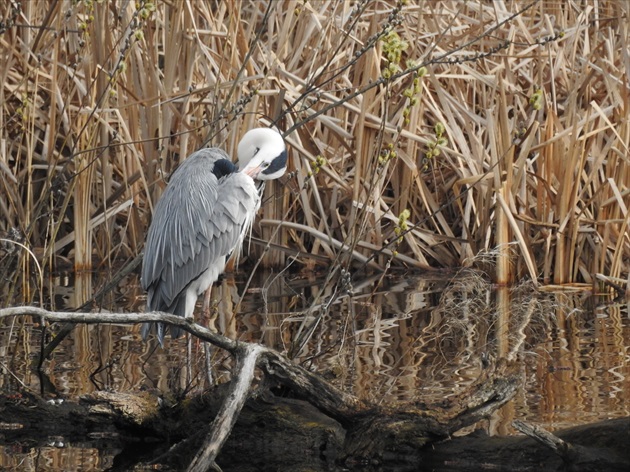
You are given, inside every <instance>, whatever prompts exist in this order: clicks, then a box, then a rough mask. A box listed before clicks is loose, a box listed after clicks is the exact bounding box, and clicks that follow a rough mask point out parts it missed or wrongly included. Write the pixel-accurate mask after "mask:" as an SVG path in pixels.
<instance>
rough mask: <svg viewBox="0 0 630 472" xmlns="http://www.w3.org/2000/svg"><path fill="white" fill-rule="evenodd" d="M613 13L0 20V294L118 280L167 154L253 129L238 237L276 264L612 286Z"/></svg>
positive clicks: (481, 6)
mask: <svg viewBox="0 0 630 472" xmlns="http://www.w3.org/2000/svg"><path fill="white" fill-rule="evenodd" d="M629 5H630V4H629V3H628V2H625V1H599V2H589V1H585V2H573V1H533V2H520V1H509V2H508V1H500V0H497V1H493V2H476V1H456V0H450V1H421V0H416V1H412V0H410V1H399V2H395V1H380V0H359V1H345V0H321V1H288V0H287V1H269V2H267V1H234V2H232V1H189V2H178V1H176V2H166V1H135V2H134V1H123V0H120V1H93V0H89V1H88V0H84V1H75V0H73V1H37V2H35V1H27V0H24V1H21V2H18V1H16V0H9V1H6V2H2V4H1V5H0V20H1V22H2V23H1V24H0V76H1V79H2V86H1V87H0V104H1V106H2V115H0V176H1V177H0V186H1V188H2V190H1V194H2V195H3V198H0V215H1V217H0V235H2V237H3V247H2V250H1V252H0V261H1V262H0V271H2V277H1V279H2V283H3V284H4V285H5V287H4V288H3V290H2V292H3V293H7V290H8V289H7V288H6V287H7V286H8V287H11V290H13V288H14V287H16V286H18V281H19V280H22V279H20V278H19V277H20V275H21V274H30V275H31V276H33V277H34V276H37V274H38V272H37V270H36V269H35V267H36V266H35V264H34V261H35V260H37V261H38V263H39V264H40V265H41V266H42V268H43V271H44V273H49V272H51V271H52V270H54V269H56V268H60V267H74V268H75V269H93V268H96V269H98V268H110V267H122V266H124V265H125V264H126V263H127V262H129V261H131V260H133V259H134V258H136V257H137V255H138V254H139V253H140V252H141V251H142V248H143V243H144V237H145V234H146V230H147V227H148V224H149V222H150V220H151V212H152V208H153V205H154V204H155V202H156V200H157V198H158V197H159V195H160V193H161V190H162V189H163V188H164V186H165V183H166V181H167V178H168V175H169V173H170V172H171V171H172V170H173V169H174V168H175V167H176V165H177V163H178V162H180V161H181V159H183V157H184V156H186V155H188V154H190V153H191V152H193V151H194V150H196V149H198V148H199V147H201V146H204V145H206V144H212V145H215V146H220V147H222V148H224V149H226V150H227V151H228V152H230V153H232V155H233V154H234V151H235V148H236V144H237V142H238V139H239V138H240V136H242V135H243V133H244V132H245V131H246V130H247V129H249V128H251V127H254V126H265V125H270V124H276V125H277V126H278V127H279V129H280V130H282V131H283V132H285V133H286V139H287V142H288V143H289V145H290V149H291V151H290V159H291V164H290V166H291V167H290V170H291V171H293V172H292V173H291V175H290V176H288V177H287V178H286V179H284V180H283V181H282V182H279V183H278V182H276V183H274V184H273V185H271V186H269V187H268V188H267V193H266V195H267V196H268V197H269V198H267V199H266V201H265V203H264V205H263V209H262V214H261V215H260V216H259V220H258V223H257V226H256V229H255V233H256V235H257V236H259V237H260V238H262V239H263V240H273V241H274V243H276V244H279V245H281V246H284V247H287V248H290V249H292V250H295V251H299V254H298V255H297V261H298V263H299V264H298V266H300V265H301V266H303V267H304V266H305V267H307V268H316V267H317V266H318V265H321V264H325V265H326V266H329V265H330V261H336V264H333V266H334V267H349V266H350V265H351V264H355V265H356V264H359V265H360V266H364V265H366V264H367V265H368V266H370V267H374V268H388V267H395V266H399V267H410V268H428V267H433V268H441V267H458V266H462V265H464V266H466V265H473V264H482V265H483V266H484V268H486V269H487V270H489V271H490V272H491V273H492V274H493V277H494V279H495V281H497V282H499V283H511V282H513V281H515V280H516V279H518V278H520V277H530V278H531V279H533V280H534V281H535V282H538V283H544V284H566V283H578V282H579V283H586V284H592V283H593V281H594V280H595V275H596V274H602V275H605V276H607V277H610V278H611V280H615V279H621V278H625V277H627V276H628V260H629V258H630V241H629V239H628V228H627V226H628V218H629V217H628V204H629V193H630V190H629V187H630V171H629V169H630V166H629V161H628V159H629V157H630V152H629V150H628V143H629V142H630V122H629V120H628V107H629V106H630V86H629V83H628V80H629V79H628V77H629V75H630V74H629V73H630V53H629V47H630V40H629V39H630V33H629V26H628V25H629V24H630V22H629V21H628V10H630V6H629ZM280 221H284V222H285V224H284V225H283V226H282V227H281V228H279V224H280V223H279V222H280ZM288 261H289V259H286V253H285V252H282V251H271V252H269V253H268V254H267V256H266V257H265V263H268V264H273V265H280V266H283V265H286V264H287V263H288ZM23 280H24V282H23V283H24V284H28V281H29V277H25V278H24V279H23ZM25 288H26V290H24V291H23V292H24V294H25V297H28V296H29V295H28V294H29V293H31V291H29V290H28V286H25ZM11 297H12V296H11V295H9V297H8V299H11ZM27 301H28V300H27Z"/></svg>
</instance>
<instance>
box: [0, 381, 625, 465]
mask: <svg viewBox="0 0 630 472" xmlns="http://www.w3.org/2000/svg"><path fill="white" fill-rule="evenodd" d="M224 390H225V388H221V387H219V388H217V389H216V391H213V392H210V393H209V394H206V395H203V396H198V397H193V398H191V399H189V400H187V401H186V402H185V403H182V404H179V405H170V406H164V407H161V408H158V399H157V397H155V396H153V395H152V394H151V393H148V392H142V393H139V394H138V395H136V396H134V395H120V396H118V394H115V393H108V394H105V395H104V394H103V393H102V392H98V393H95V394H91V395H88V396H86V397H84V398H83V399H82V400H81V402H80V403H76V402H63V403H61V404H55V403H54V402H50V403H47V402H46V401H43V400H41V399H40V398H39V397H37V396H33V395H21V396H13V397H10V396H6V395H4V396H2V395H0V411H1V412H2V420H1V424H0V428H2V431H1V432H2V434H0V444H3V445H10V444H13V443H20V442H24V441H26V440H28V442H29V444H31V445H33V446H35V445H37V444H39V445H42V446H44V445H46V444H47V443H48V442H49V441H50V437H52V436H55V437H60V438H64V440H66V441H72V440H75V441H81V442H84V441H85V440H86V438H90V440H92V441H94V443H95V447H109V448H111V447H113V446H114V447H116V448H118V449H122V448H123V447H125V446H127V447H129V448H131V449H133V448H135V447H136V446H135V445H137V444H140V443H144V444H145V447H147V443H153V444H154V449H148V451H147V452H148V454H146V455H145V456H141V455H138V456H136V462H130V463H129V464H127V467H123V468H124V469H131V468H133V466H134V465H137V461H140V460H144V461H153V462H156V463H161V464H165V465H168V466H170V467H172V468H174V469H176V470H180V469H184V468H186V467H187V465H188V463H189V462H190V458H191V457H192V456H193V455H194V454H195V452H196V451H197V450H198V448H199V446H200V444H201V442H202V441H203V437H204V434H207V432H208V429H209V426H208V425H209V424H210V423H211V421H212V419H213V418H214V417H215V416H216V414H217V411H218V409H219V408H220V406H221V400H222V398H223V397H224V396H225V394H224V393H223V394H221V392H222V391H224ZM117 397H118V398H117ZM128 404H132V405H135V406H134V407H132V411H143V410H144V409H145V408H148V413H149V414H146V415H137V414H135V413H133V414H129V413H125V410H127V406H126V405H128ZM398 419H400V418H398ZM391 420H392V424H393V421H394V419H393V418H392V419H391ZM403 426H404V425H403ZM555 436H557V437H559V438H562V440H563V441H566V442H569V443H571V444H572V445H574V446H580V447H588V448H590V449H591V450H592V451H593V452H597V455H598V456H599V457H600V459H599V460H598V461H596V462H592V463H590V464H589V463H584V462H581V463H579V464H578V465H576V466H573V469H574V470H584V471H591V470H592V471H595V470H607V471H608V470H612V471H616V470H619V471H622V470H623V471H625V470H630V448H628V447H627V445H628V444H630V418H624V419H618V420H610V421H606V422H601V423H596V424H593V425H585V426H580V427H576V428H571V429H568V430H564V431H561V432H556V433H555ZM381 437H382V436H381ZM346 439H347V434H346V431H345V430H344V429H343V428H342V426H341V425H340V424H339V423H338V422H336V421H334V420H332V419H330V418H329V417H327V416H325V415H323V414H321V413H320V412H319V411H318V410H317V409H316V408H314V407H313V406H311V405H310V404H309V403H307V402H305V401H302V400H296V399H291V398H279V397H275V396H273V395H268V396H266V397H265V398H256V399H250V400H248V401H247V403H246V405H245V407H244V409H243V411H242V413H241V414H240V416H239V418H238V421H237V423H236V425H235V427H234V429H233V431H232V434H231V435H230V437H229V438H228V440H227V442H226V443H225V445H224V446H223V448H222V450H221V455H220V456H219V457H218V459H217V461H218V463H219V464H220V465H221V466H222V467H223V468H224V470H239V471H248V470H252V471H253V470H263V469H265V468H266V470H278V469H283V470H296V469H298V466H301V467H306V468H308V470H330V467H332V466H333V465H334V464H340V465H344V466H345V467H348V468H352V466H353V465H357V464H365V463H366V461H369V463H372V464H375V465H380V466H382V467H388V468H390V467H401V468H403V465H405V466H406V467H407V468H410V467H419V466H421V467H423V468H427V469H430V468H435V469H443V468H445V467H446V468H448V469H449V470H453V471H458V470H461V471H468V470H482V469H485V470H504V471H510V470H515V471H516V470H518V471H535V472H540V471H545V470H549V471H552V470H553V471H556V470H558V469H559V468H560V467H562V466H565V467H566V465H563V462H562V459H561V458H560V457H559V456H557V455H556V454H554V453H553V452H552V451H551V449H549V448H547V447H542V446H541V445H540V444H539V443H538V442H536V441H534V440H533V439H530V438H528V437H525V436H516V437H488V436H486V435H485V434H483V433H480V432H476V433H473V434H470V435H468V436H465V437H454V438H452V439H449V440H446V441H435V440H434V439H431V438H429V441H428V442H426V443H425V445H424V447H423V446H422V445H416V446H414V445H413V444H412V442H411V439H409V440H408V441H407V442H406V443H401V444H398V445H397V447H391V448H390V449H388V450H387V451H386V454H382V455H381V456H380V457H372V458H370V459H368V458H363V459H361V458H359V457H356V456H350V455H348V451H347V450H346V446H347V444H348V441H347V440H346ZM99 441H100V442H99ZM99 444H101V446H99ZM171 446H173V447H171ZM151 451H153V452H151ZM160 451H167V452H166V453H165V454H163V455H162V456H161V457H159V455H160V453H161V452H160ZM156 459H158V460H156ZM571 467H572V466H569V469H571Z"/></svg>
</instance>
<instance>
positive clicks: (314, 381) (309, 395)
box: [0, 307, 520, 471]
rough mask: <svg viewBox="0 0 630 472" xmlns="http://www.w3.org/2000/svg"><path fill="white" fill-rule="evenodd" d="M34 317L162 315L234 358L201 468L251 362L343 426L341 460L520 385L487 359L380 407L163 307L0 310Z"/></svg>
mask: <svg viewBox="0 0 630 472" xmlns="http://www.w3.org/2000/svg"><path fill="white" fill-rule="evenodd" d="M20 315H21V316H24V315H31V316H38V317H40V318H41V319H42V321H43V322H44V323H45V322H51V321H54V322H72V323H116V324H134V323H144V322H163V323H169V324H172V325H175V326H177V327H179V328H181V329H183V330H185V331H187V332H189V333H191V334H193V335H194V336H197V337H198V338H200V339H201V340H203V341H207V342H209V343H212V344H214V345H215V346H218V347H220V348H222V349H225V350H226V351H228V352H229V353H230V354H232V355H233V356H234V357H235V358H236V370H235V371H234V376H233V380H232V384H231V385H230V389H229V393H228V395H227V397H226V400H225V401H224V402H223V404H222V406H221V407H220V409H219V413H218V415H217V416H216V418H215V419H214V421H213V423H212V426H211V428H210V432H209V433H208V434H207V436H206V439H205V441H204V444H203V446H202V447H201V449H199V450H198V452H197V454H196V456H195V459H194V460H193V462H192V464H191V465H190V469H189V470H192V471H199V470H207V469H208V467H211V466H212V465H213V464H214V461H215V459H216V457H217V455H218V453H219V451H220V450H221V447H222V445H223V444H224V442H225V440H226V439H227V437H228V436H229V434H230V431H231V430H232V427H233V426H234V423H235V421H236V418H237V417H238V415H239V413H240V411H241V408H242V407H243V405H244V403H245V401H246V400H247V397H248V393H249V391H250V390H251V389H250V386H251V383H252V380H253V377H254V370H255V367H258V368H260V369H261V370H262V371H263V372H264V373H265V375H266V376H267V378H268V379H269V380H270V381H272V382H275V383H277V384H280V385H283V386H285V387H288V388H289V389H291V390H292V391H294V392H295V393H296V394H297V395H298V396H299V397H302V398H303V399H304V400H306V401H308V402H309V403H311V404H312V405H313V406H315V407H316V408H317V409H319V410H320V411H321V412H323V413H324V414H326V415H328V416H329V417H330V418H333V419H334V420H336V421H337V422H338V423H339V424H341V425H342V426H343V427H344V429H345V430H346V432H347V434H346V441H345V445H344V460H346V461H347V462H349V463H351V462H353V461H356V460H359V461H363V460H364V459H366V458H367V459H369V460H371V461H374V460H377V461H378V460H379V458H382V457H383V456H384V455H385V454H386V453H387V451H408V452H409V453H410V454H418V450H419V449H420V448H421V447H423V446H425V445H426V444H428V443H430V442H431V441H435V440H439V439H443V438H446V437H448V436H449V435H450V434H452V433H453V432H455V431H457V430H459V429H461V428H463V427H465V426H468V425H471V424H474V423H475V422H477V421H479V420H480V419H483V418H486V417H487V416H488V415H490V414H491V413H492V412H493V411H495V410H496V409H497V408H499V407H501V406H502V405H504V404H505V403H506V402H507V401H509V400H510V399H511V398H512V396H513V395H514V394H515V393H516V391H517V389H518V387H519V386H520V378H519V377H518V375H514V374H513V373H510V372H508V371H507V369H506V365H505V364H500V365H499V366H494V365H493V366H492V367H491V368H487V369H485V370H484V374H483V375H482V377H481V378H480V379H478V381H477V382H476V383H475V385H473V386H472V387H471V388H470V389H469V390H468V391H466V392H463V393H461V394H460V395H456V396H453V397H451V398H450V399H448V400H447V401H444V402H442V403H441V404H437V405H424V404H412V405H403V406H381V405H371V404H368V403H366V402H364V401H362V400H360V399H358V398H356V397H355V396H353V395H350V394H348V393H346V392H344V391H342V390H340V389H338V388H337V387H335V386H333V385H332V384H330V383H328V382H327V381H325V380H324V379H323V378H321V377H320V376H318V375H317V374H315V373H312V372H309V371H308V370H306V369H304V368H302V367H301V366H299V365H297V364H295V363H293V362H291V361H290V360H289V359H287V358H286V357H284V356H283V355H281V354H280V353H278V352H276V351H274V350H273V349H270V348H266V347H263V346H261V345H258V344H251V343H243V342H237V341H234V340H231V339H229V338H227V337H225V336H221V335H219V334H217V333H213V332H212V331H210V330H208V329H206V328H204V327H202V326H200V325H197V324H195V323H193V322H192V321H188V320H186V319H184V318H181V317H179V316H175V315H172V314H168V313H160V312H152V313H126V314H113V313H61V312H51V311H47V310H44V309H41V308H36V307H15V308H5V309H0V318H3V317H7V316H20Z"/></svg>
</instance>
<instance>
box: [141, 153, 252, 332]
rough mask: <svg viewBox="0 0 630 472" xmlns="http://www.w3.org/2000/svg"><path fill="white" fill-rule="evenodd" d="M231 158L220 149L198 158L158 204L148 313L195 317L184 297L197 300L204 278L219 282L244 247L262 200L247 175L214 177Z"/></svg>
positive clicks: (145, 278) (146, 265)
mask: <svg viewBox="0 0 630 472" xmlns="http://www.w3.org/2000/svg"><path fill="white" fill-rule="evenodd" d="M227 158H228V157H227V155H226V154H225V153H224V152H223V151H221V150H220V149H202V150H200V151H197V152H195V153H194V154H192V155H191V156H190V157H188V158H187V159H186V160H185V161H184V163H182V165H181V166H180V167H179V169H178V170H177V171H176V172H175V173H174V174H173V176H172V178H171V181H170V182H169V184H168V186H167V187H166V189H165V191H164V194H163V195H162V197H161V198H160V200H159V201H158V203H157V205H156V207H155V212H154V215H153V222H152V223H151V227H150V229H149V234H148V236H147V242H146V247H145V256H144V262H143V267H142V287H143V288H144V289H145V290H146V291H147V292H148V296H147V308H148V309H149V310H160V311H167V312H171V313H174V314H176V315H180V316H186V315H187V312H189V313H190V314H192V309H193V307H194V304H193V306H192V307H187V306H186V305H187V303H186V291H187V290H188V289H189V288H190V287H193V288H194V289H196V290H197V291H198V293H196V294H195V299H196V296H197V295H199V294H201V293H203V292H204V291H205V290H206V289H207V288H208V286H209V285H211V284H212V283H213V282H214V280H207V279H208V278H209V277H207V276H206V277H204V274H209V273H210V272H207V271H208V270H209V269H211V270H212V271H214V272H212V274H214V273H216V275H212V276H211V277H210V278H215V279H216V276H218V274H220V273H221V272H223V269H224V265H225V260H226V257H227V256H229V254H230V253H231V252H232V251H233V250H234V249H235V248H236V247H237V246H239V245H240V243H241V241H242V237H243V232H244V229H245V228H246V226H247V225H248V224H249V223H250V222H251V220H252V219H253V217H254V216H255V214H256V211H257V210H258V206H259V203H260V197H259V195H258V192H257V189H256V185H255V184H254V181H253V180H252V179H251V178H250V177H249V176H247V175H245V174H243V173H238V172H234V173H229V174H227V175H224V176H220V177H219V178H217V175H215V173H214V172H213V168H214V163H215V162H216V161H218V160H219V159H227ZM217 265H221V267H217ZM195 281H197V282H198V283H197V284H196V285H191V284H193V283H194V282H195ZM199 281H201V282H199ZM199 283H200V284H201V285H199ZM203 285H205V286H203ZM188 316H190V315H188ZM145 331H146V330H144V329H143V334H145ZM160 331H161V330H160V329H159V328H158V337H159V338H160V340H161V337H162V336H163V331H162V336H159V335H160ZM173 334H175V333H173Z"/></svg>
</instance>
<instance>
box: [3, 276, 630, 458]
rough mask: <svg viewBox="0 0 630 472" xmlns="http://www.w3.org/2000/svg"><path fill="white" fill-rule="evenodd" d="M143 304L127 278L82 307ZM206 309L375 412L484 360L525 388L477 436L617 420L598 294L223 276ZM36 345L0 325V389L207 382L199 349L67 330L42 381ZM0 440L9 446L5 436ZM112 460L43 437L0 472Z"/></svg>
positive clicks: (216, 355)
mask: <svg viewBox="0 0 630 472" xmlns="http://www.w3.org/2000/svg"><path fill="white" fill-rule="evenodd" d="M104 283H106V280H104V279H102V278H101V276H99V274H83V275H82V276H81V277H80V278H77V279H74V280H72V279H67V280H66V281H65V283H64V280H63V279H62V278H60V279H58V280H56V281H54V282H53V283H52V284H51V285H50V287H49V288H48V290H49V298H50V300H51V304H52V305H53V308H54V309H58V310H62V309H70V308H72V307H75V306H80V305H82V304H83V303H84V301H85V300H87V299H89V298H90V297H91V296H92V292H93V287H95V288H98V287H100V286H102V285H103V284H104ZM243 292H244V293H245V296H244V297H243V300H242V301H241V296H240V295H241V294H242V293H243ZM144 302H145V298H144V294H143V293H142V290H141V289H140V287H139V284H138V280H137V279H136V278H135V276H129V277H128V278H126V279H124V280H123V281H121V283H120V284H119V287H118V289H117V290H116V291H115V293H113V294H112V295H111V296H109V297H108V298H107V299H106V300H105V301H104V302H103V303H102V305H101V306H94V309H95V310H110V311H126V312H133V311H142V310H143V307H144ZM198 308H199V306H198ZM211 308H212V315H213V316H212V319H210V320H202V321H203V322H204V323H211V324H213V325H214V326H215V327H216V328H217V329H218V330H219V331H220V332H222V333H224V334H226V335H227V336H230V337H233V338H238V339H241V340H244V341H252V342H261V343H263V344H265V345H267V346H273V347H274V348H276V349H278V350H280V351H282V352H285V353H291V355H293V356H295V358H296V360H297V361H298V362H300V363H302V364H303V365H306V366H308V367H309V368H314V369H317V370H318V371H319V372H321V373H322V374H323V375H325V377H326V378H327V379H328V380H330V381H331V382H333V383H335V384H337V385H338V386H340V387H342V388H344V389H346V390H347V391H349V392H352V393H353V394H355V395H357V396H359V397H361V398H365V399H368V400H371V401H373V402H377V403H386V404H400V403H405V402H410V401H415V400H422V401H425V402H431V401H440V400H442V399H444V398H445V397H448V396H449V395H452V394H455V393H459V392H461V391H462V390H464V389H466V388H467V387H468V386H469V385H471V384H472V383H473V382H474V381H475V379H476V378H477V377H478V376H479V374H480V372H481V369H482V365H483V364H484V363H485V362H487V361H488V360H489V359H497V358H506V359H508V360H511V361H514V362H516V363H518V365H519V366H520V371H521V373H522V375H523V378H524V388H523V389H522V391H520V392H519V394H518V395H517V396H516V397H515V398H514V399H513V400H512V401H511V402H509V403H508V404H507V405H506V406H505V407H503V408H502V409H501V410H499V411H498V412H497V413H496V414H495V415H494V416H493V417H492V418H491V419H490V420H489V421H487V422H486V423H484V424H483V425H482V426H483V427H484V428H485V429H486V430H487V431H488V432H489V433H490V434H498V435H511V434H517V433H516V431H515V430H514V429H513V428H512V427H511V422H512V421H513V420H515V419H522V420H526V421H529V422H532V423H536V424H538V425H540V426H542V427H544V428H546V429H548V430H550V431H554V430H556V429H560V428H565V427H569V426H574V425H580V424H586V423H591V422H595V421H599V420H605V419H609V418H617V417H624V416H628V415H630V411H629V410H630V407H629V405H630V381H629V380H628V379H629V377H630V356H629V350H630V322H629V318H628V306H627V303H625V302H624V303H618V302H615V301H613V300H612V299H611V298H610V297H594V296H589V295H588V294H585V293H545V294H540V293H537V292H536V291H535V290H533V289H532V288H531V287H530V286H528V285H526V284H525V285H523V286H521V287H517V288H514V289H497V288H493V287H492V286H491V285H490V284H488V283H487V282H486V281H485V280H484V278H483V277H481V276H479V274H476V273H474V272H464V273H461V274H458V275H457V276H455V277H451V276H449V277H436V276H434V275H423V276H413V277H410V276H404V277H403V276H400V277H397V276H387V277H384V278H382V277H379V276H374V277H372V278H366V279H365V280H352V281H351V282H350V283H349V284H345V285H344V284H341V283H335V284H328V285H327V284H325V283H324V281H323V280H321V279H318V278H316V277H307V276H303V275H278V274H268V275H265V276H262V277H258V278H257V279H256V280H254V281H253V282H252V283H251V284H250V285H249V286H248V288H247V289H246V290H245V279H244V276H243V277H237V278H236V280H235V279H234V278H233V277H226V278H225V279H224V280H223V281H222V282H221V283H220V284H219V285H217V286H215V287H214V291H213V304H212V307H211ZM198 311H200V310H198ZM234 313H236V315H235V316H234V315H233V314H234ZM53 329H54V328H53ZM307 334H308V335H307ZM298 339H301V341H300V342H296V340H298ZM40 341H41V327H40V326H39V323H38V320H32V319H30V318H22V319H15V320H6V319H5V320H3V321H2V324H1V325H0V362H1V364H0V391H2V392H3V393H9V394H11V393H19V392H21V391H24V390H25V389H26V390H28V391H32V392H35V393H37V394H42V395H44V396H45V397H46V398H59V399H76V398H77V397H78V396H80V395H83V394H86V393H90V392H94V391H97V390H115V391H118V392H137V391H139V390H141V389H147V388H149V389H154V390H156V391H158V392H160V393H161V394H162V395H163V396H164V397H165V398H179V397H181V396H182V395H185V394H187V393H193V392H198V391H200V390H203V389H205V388H206V387H207V385H208V384H207V375H206V369H205V354H204V350H203V348H202V346H200V345H199V343H198V342H193V343H192V347H191V350H192V356H190V357H189V356H188V354H187V341H186V337H182V338H180V339H177V340H171V339H170V338H167V341H166V345H165V349H161V348H159V347H157V346H156V344H155V342H149V343H144V342H142V340H141V338H140V335H139V326H128V325H120V326H116V325H89V326H87V325H84V326H78V327H77V328H76V329H75V330H74V331H73V332H72V333H71V334H70V335H69V336H68V337H67V338H66V339H65V340H64V341H63V342H62V343H61V344H60V346H59V347H58V348H57V349H56V351H55V352H54V355H53V357H52V359H51V360H50V361H47V362H46V363H45V374H46V375H45V376H40V375H38V374H37V373H36V372H34V371H33V370H32V369H31V367H30V365H31V363H32V362H33V361H34V360H36V359H37V356H38V353H39V349H40ZM212 355H213V358H212V364H213V366H214V367H213V375H214V377H215V378H217V379H219V381H220V382H224V381H227V380H228V379H229V372H230V367H231V359H230V358H229V356H227V355H226V354H225V353H222V352H220V351H218V350H213V352H212ZM478 426H479V425H478ZM0 433H2V434H3V435H4V439H5V441H4V443H5V444H8V443H10V437H11V432H10V431H1V432H0ZM119 452H120V451H117V450H104V449H103V448H100V449H97V448H95V447H94V443H91V442H90V441H89V438H86V440H85V441H84V442H81V443H77V442H72V443H69V442H67V441H65V440H64V438H51V439H50V444H49V445H48V446H47V447H41V448H37V447H35V448H31V447H28V445H23V446H22V447H21V446H20V445H16V444H12V445H11V446H0V467H3V468H19V469H23V470H29V469H30V470H35V469H38V470H104V469H107V468H108V467H110V466H111V464H112V463H113V460H114V457H115V456H116V454H118V453H119Z"/></svg>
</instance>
